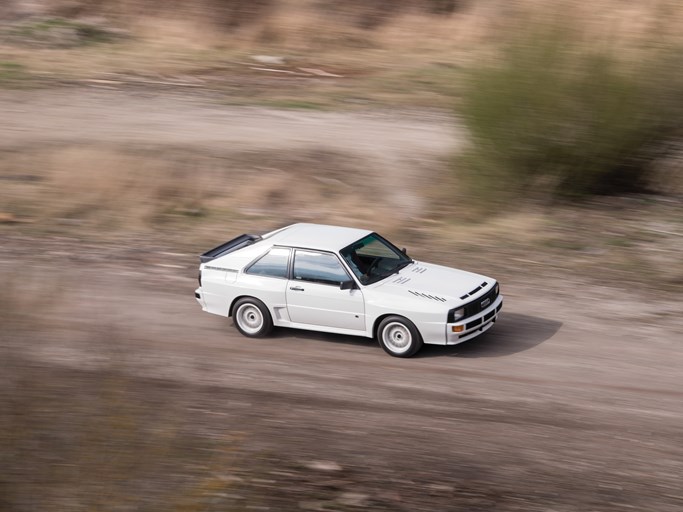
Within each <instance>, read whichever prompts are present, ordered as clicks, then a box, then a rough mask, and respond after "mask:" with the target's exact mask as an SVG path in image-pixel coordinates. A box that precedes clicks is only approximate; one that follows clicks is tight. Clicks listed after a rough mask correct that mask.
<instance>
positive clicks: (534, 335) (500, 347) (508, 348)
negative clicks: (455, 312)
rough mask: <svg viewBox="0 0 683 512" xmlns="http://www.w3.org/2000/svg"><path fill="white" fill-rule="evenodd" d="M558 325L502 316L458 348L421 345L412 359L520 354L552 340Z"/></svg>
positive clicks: (538, 320)
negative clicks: (479, 334)
mask: <svg viewBox="0 0 683 512" xmlns="http://www.w3.org/2000/svg"><path fill="white" fill-rule="evenodd" d="M561 327H562V322H558V321H557V320H550V319H547V318H540V317H537V316H530V315H522V314H518V313H503V314H502V315H501V316H500V319H499V320H498V321H497V322H496V325H494V326H493V327H492V328H491V329H489V330H488V331H486V332H485V333H484V334H482V335H481V336H477V337H476V338H473V339H471V340H469V341H465V342H463V343H461V344H459V345H453V346H450V347H444V346H443V345H425V346H424V347H423V348H422V350H421V351H420V352H418V353H417V355H416V356H415V357H444V356H446V357H448V356H450V357H503V356H509V355H512V354H516V353H518V352H524V351H525V350H529V349H531V348H534V347H536V346H538V345H540V344H541V343H543V342H544V341H547V340H549V339H550V338H552V337H553V336H554V335H555V333H557V331H559V330H560V328H561Z"/></svg>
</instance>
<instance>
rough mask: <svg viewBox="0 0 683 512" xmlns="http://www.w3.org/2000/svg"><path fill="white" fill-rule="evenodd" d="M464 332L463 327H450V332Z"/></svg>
mask: <svg viewBox="0 0 683 512" xmlns="http://www.w3.org/2000/svg"><path fill="white" fill-rule="evenodd" d="M464 330H465V326H464V325H454V326H452V327H451V331H453V332H462V331H464Z"/></svg>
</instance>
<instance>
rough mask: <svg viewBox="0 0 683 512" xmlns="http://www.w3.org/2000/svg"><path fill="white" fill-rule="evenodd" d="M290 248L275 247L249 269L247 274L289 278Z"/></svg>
mask: <svg viewBox="0 0 683 512" xmlns="http://www.w3.org/2000/svg"><path fill="white" fill-rule="evenodd" d="M289 253H290V250H289V249H284V248H282V247H273V248H272V249H271V250H270V251H268V252H267V253H266V254H264V255H263V256H261V258H260V259H258V260H257V261H256V262H255V263H252V265H251V266H250V267H249V268H248V269H247V274H253V275H258V276H268V277H280V278H285V279H286V278H287V277H288V275H287V274H288V272H287V266H288V263H289Z"/></svg>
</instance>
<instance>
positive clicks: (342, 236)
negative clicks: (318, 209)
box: [264, 223, 372, 252]
mask: <svg viewBox="0 0 683 512" xmlns="http://www.w3.org/2000/svg"><path fill="white" fill-rule="evenodd" d="M371 233H372V231H369V230H367V229H356V228H347V227H342V226H328V225H325V224H304V223H300V224H292V225H291V226H287V227H285V228H282V229H279V230H277V231H273V232H272V233H269V234H267V235H265V236H264V238H265V239H267V240H268V241H269V242H271V243H272V244H273V245H287V246H290V247H304V248H309V249H318V250H321V251H333V252H336V251H339V250H340V249H343V248H344V247H346V246H347V245H350V244H352V243H353V242H356V241H357V240H360V239H361V238H363V237H365V236H368V235H369V234H371Z"/></svg>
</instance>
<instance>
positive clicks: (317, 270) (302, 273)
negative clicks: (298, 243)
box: [294, 250, 350, 285]
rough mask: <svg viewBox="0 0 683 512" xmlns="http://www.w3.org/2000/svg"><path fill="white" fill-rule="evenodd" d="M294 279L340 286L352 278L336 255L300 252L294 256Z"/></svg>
mask: <svg viewBox="0 0 683 512" xmlns="http://www.w3.org/2000/svg"><path fill="white" fill-rule="evenodd" d="M294 279H296V280H299V281H312V282H314V283H323V284H333V285H339V283H341V282H344V281H348V280H349V279H350V278H349V275H348V274H347V273H346V271H345V270H344V268H343V267H342V266H341V263H340V262H339V259H338V258H337V257H336V256H335V255H334V254H329V253H325V252H313V251H301V250H299V251H296V254H295V256H294Z"/></svg>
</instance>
